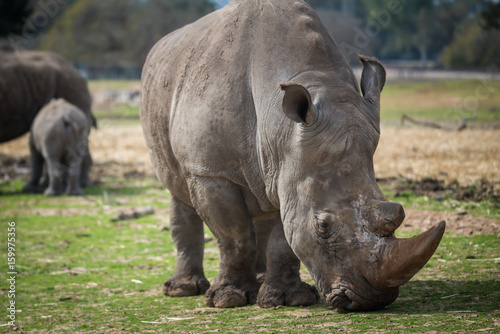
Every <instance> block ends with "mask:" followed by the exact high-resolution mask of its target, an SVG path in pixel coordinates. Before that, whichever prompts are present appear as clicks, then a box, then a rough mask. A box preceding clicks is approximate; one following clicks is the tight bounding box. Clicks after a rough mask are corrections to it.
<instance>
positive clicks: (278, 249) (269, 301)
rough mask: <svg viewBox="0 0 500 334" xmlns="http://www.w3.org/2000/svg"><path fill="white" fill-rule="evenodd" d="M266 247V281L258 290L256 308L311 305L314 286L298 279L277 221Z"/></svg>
mask: <svg viewBox="0 0 500 334" xmlns="http://www.w3.org/2000/svg"><path fill="white" fill-rule="evenodd" d="M277 220H278V221H277V222H276V224H274V228H273V231H272V232H271V236H270V237H269V242H268V246H267V271H266V279H265V281H264V283H263V284H262V286H261V287H260V290H259V294H258V296H257V302H258V304H259V306H260V307H264V308H268V307H275V306H279V305H286V306H298V305H304V306H305V305H312V304H315V303H317V302H318V300H319V294H318V291H317V290H316V288H315V287H313V286H310V285H309V284H306V283H304V282H302V281H301V280H300V272H299V270H300V261H299V259H298V258H297V256H295V254H294V253H293V251H292V249H291V248H290V245H288V242H287V241H286V239H285V234H284V232H283V224H282V223H281V221H279V218H277Z"/></svg>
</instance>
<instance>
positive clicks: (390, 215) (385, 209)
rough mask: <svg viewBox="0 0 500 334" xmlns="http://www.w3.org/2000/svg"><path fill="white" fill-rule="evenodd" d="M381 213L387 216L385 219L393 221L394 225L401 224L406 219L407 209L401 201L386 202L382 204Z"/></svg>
mask: <svg viewBox="0 0 500 334" xmlns="http://www.w3.org/2000/svg"><path fill="white" fill-rule="evenodd" d="M380 210H381V211H382V212H381V214H382V216H383V217H385V220H387V221H389V222H391V223H392V224H394V225H397V226H399V225H401V223H402V222H403V220H404V219H405V211H404V209H403V206H402V205H401V204H399V203H394V202H386V203H381V204H380Z"/></svg>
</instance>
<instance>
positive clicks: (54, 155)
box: [23, 99, 90, 196]
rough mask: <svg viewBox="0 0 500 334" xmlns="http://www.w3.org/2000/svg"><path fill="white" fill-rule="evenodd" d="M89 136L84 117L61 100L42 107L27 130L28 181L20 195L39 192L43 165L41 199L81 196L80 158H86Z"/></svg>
mask: <svg viewBox="0 0 500 334" xmlns="http://www.w3.org/2000/svg"><path fill="white" fill-rule="evenodd" d="M89 132H90V127H89V124H88V122H87V118H86V117H85V114H84V113H83V112H82V111H81V110H80V109H78V108H77V107H76V106H74V105H72V104H70V103H68V102H67V101H65V100H64V99H57V100H56V99H54V100H52V101H51V102H50V103H49V104H47V105H46V106H45V107H43V108H42V110H40V112H39V113H38V114H37V116H36V117H35V120H34V121H33V125H32V126H31V135H30V142H29V143H30V152H31V165H32V167H31V169H32V170H31V179H30V181H29V183H28V184H26V185H25V186H24V188H23V191H25V192H35V193H37V192H40V178H41V176H42V171H43V166H44V164H45V166H46V170H47V174H48V179H49V184H48V187H47V189H46V190H45V192H44V194H45V195H47V196H55V195H60V194H62V193H63V192H64V193H65V194H67V195H83V192H82V189H81V188H80V182H79V180H80V173H81V171H82V169H83V168H82V165H84V164H85V163H86V161H85V159H83V158H84V157H85V156H87V155H88V136H89ZM88 167H89V166H85V168H86V169H88ZM63 187H65V189H63Z"/></svg>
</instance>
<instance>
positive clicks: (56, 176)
mask: <svg viewBox="0 0 500 334" xmlns="http://www.w3.org/2000/svg"><path fill="white" fill-rule="evenodd" d="M45 162H46V164H47V172H48V174H49V187H48V188H47V189H45V192H44V193H43V194H44V195H45V196H57V195H61V194H62V189H61V188H62V181H63V172H64V170H65V169H66V167H65V166H64V165H63V164H62V163H61V162H59V161H58V160H57V157H56V156H53V155H52V156H51V155H49V156H47V157H46V159H45Z"/></svg>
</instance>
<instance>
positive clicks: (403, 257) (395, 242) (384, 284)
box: [367, 221, 446, 291]
mask: <svg viewBox="0 0 500 334" xmlns="http://www.w3.org/2000/svg"><path fill="white" fill-rule="evenodd" d="M445 227H446V222H445V221H441V222H439V223H438V224H436V225H435V226H433V227H432V228H430V229H429V230H427V231H426V232H424V233H422V234H419V235H417V236H414V237H413V238H410V239H398V238H394V237H392V238H388V240H387V244H386V247H385V248H384V249H383V250H382V254H381V256H382V261H381V262H382V263H381V266H380V267H379V268H378V269H379V270H377V273H375V275H373V276H372V277H370V278H371V279H370V278H369V281H370V283H371V284H372V285H374V286H375V287H376V288H377V289H379V290H381V291H387V290H391V289H394V288H397V287H398V286H400V285H403V284H405V283H406V282H408V281H409V280H410V279H411V278H412V277H413V276H414V275H415V274H416V273H417V272H418V271H419V270H420V269H421V268H422V267H423V266H424V265H425V264H426V263H427V261H429V259H430V258H431V256H432V254H434V251H435V250H436V248H437V247H438V245H439V242H440V241H441V238H442V237H443V233H444V230H445ZM367 276H370V275H367ZM367 278H368V277H367Z"/></svg>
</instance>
